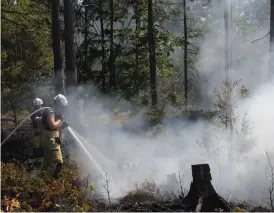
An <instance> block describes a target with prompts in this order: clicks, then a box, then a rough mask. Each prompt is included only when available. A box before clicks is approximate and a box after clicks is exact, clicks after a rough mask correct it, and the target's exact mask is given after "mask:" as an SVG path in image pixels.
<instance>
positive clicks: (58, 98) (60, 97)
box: [54, 94, 68, 107]
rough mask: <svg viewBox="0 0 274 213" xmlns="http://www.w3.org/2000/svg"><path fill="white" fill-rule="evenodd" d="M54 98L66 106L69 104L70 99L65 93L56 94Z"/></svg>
mask: <svg viewBox="0 0 274 213" xmlns="http://www.w3.org/2000/svg"><path fill="white" fill-rule="evenodd" d="M54 100H55V101H60V102H61V104H62V105H63V106H64V107H67V106H68V100H67V98H66V97H65V96H64V95H62V94H58V95H56V96H55V97H54Z"/></svg>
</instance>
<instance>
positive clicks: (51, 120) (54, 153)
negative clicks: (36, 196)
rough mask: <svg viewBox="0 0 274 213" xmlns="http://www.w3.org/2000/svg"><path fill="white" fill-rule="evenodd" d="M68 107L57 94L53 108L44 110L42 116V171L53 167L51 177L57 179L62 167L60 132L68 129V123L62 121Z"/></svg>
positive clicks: (61, 138)
mask: <svg viewBox="0 0 274 213" xmlns="http://www.w3.org/2000/svg"><path fill="white" fill-rule="evenodd" d="M67 106H68V101H67V98H66V97H65V96H64V95H62V94H58V95H57V96H55V97H54V106H53V108H50V109H46V110H45V111H44V112H43V115H42V125H43V128H44V130H43V134H42V136H43V137H42V138H43V140H42V142H43V143H42V146H43V150H44V157H43V167H42V170H44V171H45V170H47V169H48V168H49V167H51V166H55V170H54V172H53V177H54V178H58V177H59V173H60V171H61V169H62V165H63V156H62V152H61V146H60V145H61V144H62V143H63V137H62V130H63V129H64V128H66V127H68V126H69V125H68V122H66V121H64V118H63V114H64V112H65V109H66V107H67Z"/></svg>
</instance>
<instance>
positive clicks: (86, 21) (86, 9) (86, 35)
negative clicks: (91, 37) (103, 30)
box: [84, 0, 88, 72]
mask: <svg viewBox="0 0 274 213" xmlns="http://www.w3.org/2000/svg"><path fill="white" fill-rule="evenodd" d="M87 3H88V1H87V0H85V2H84V4H85V40H84V41H85V71H86V72H87V71H88V4H87Z"/></svg>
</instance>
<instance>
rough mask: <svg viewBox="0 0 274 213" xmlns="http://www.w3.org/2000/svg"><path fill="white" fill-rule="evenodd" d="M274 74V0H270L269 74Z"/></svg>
mask: <svg viewBox="0 0 274 213" xmlns="http://www.w3.org/2000/svg"><path fill="white" fill-rule="evenodd" d="M273 74H274V0H271V2H270V48H269V76H270V77H272V75H273Z"/></svg>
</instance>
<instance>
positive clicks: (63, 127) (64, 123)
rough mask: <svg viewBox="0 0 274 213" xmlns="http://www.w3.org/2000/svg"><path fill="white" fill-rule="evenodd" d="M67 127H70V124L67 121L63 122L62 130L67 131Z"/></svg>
mask: <svg viewBox="0 0 274 213" xmlns="http://www.w3.org/2000/svg"><path fill="white" fill-rule="evenodd" d="M67 127H69V123H68V122H67V121H63V123H62V125H61V127H60V129H65V128H67Z"/></svg>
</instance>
